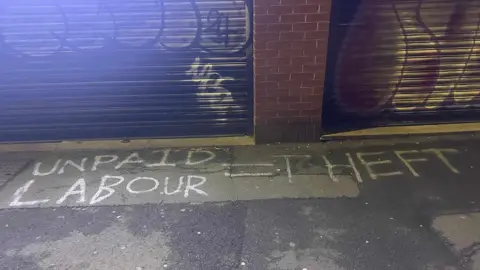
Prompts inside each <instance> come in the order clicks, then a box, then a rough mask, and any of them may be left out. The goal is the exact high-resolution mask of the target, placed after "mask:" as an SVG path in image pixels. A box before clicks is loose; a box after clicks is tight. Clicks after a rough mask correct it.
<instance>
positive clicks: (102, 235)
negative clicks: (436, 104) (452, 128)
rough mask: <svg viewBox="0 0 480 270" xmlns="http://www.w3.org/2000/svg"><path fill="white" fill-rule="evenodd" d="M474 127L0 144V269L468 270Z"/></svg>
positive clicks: (479, 220)
mask: <svg viewBox="0 0 480 270" xmlns="http://www.w3.org/2000/svg"><path fill="white" fill-rule="evenodd" d="M479 142H480V137H478V136H475V135H451V136H441V137H417V138H396V139H384V140H364V141H358V140H357V141H345V142H326V143H318V144H299V145H295V144H280V145H263V146H238V147H210V148H205V147H203V148H171V149H170V148H160V149H149V148H144V149H138V150H128V151H126V150H115V149H111V150H98V151H92V150H89V151H80V150H79V151H49V152H11V153H2V154H0V228H1V234H0V254H1V255H0V269H22V270H28V269H132V270H147V269H179V270H180V269H182V270H183V269H186V270H190V269H205V270H216V269H219V270H224V269H225V270H226V269H258V270H264V269H265V270H266V269H279V270H283V269H292V270H303V269H307V270H322V269H327V270H328V269H358V270H360V269H366V270H367V269H368V270H374V269H379V270H383V269H406V270H410V269H412V270H414V269H480V251H479V250H480V214H479V209H480V196H479V190H480V189H479V187H480V181H479V179H478V175H479V173H480V162H479V160H480V159H479V157H480V144H479Z"/></svg>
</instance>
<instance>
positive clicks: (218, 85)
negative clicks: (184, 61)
mask: <svg viewBox="0 0 480 270" xmlns="http://www.w3.org/2000/svg"><path fill="white" fill-rule="evenodd" d="M186 74H187V75H189V76H192V81H193V82H195V83H196V84H197V85H198V90H200V91H197V92H196V94H197V97H198V98H201V97H205V96H207V97H208V96H213V97H220V99H221V101H222V102H225V103H232V102H233V99H232V93H231V92H230V91H228V90H227V89H225V88H224V87H223V86H222V83H223V82H224V81H233V80H234V78H232V77H222V76H221V75H220V74H219V73H217V72H213V65H212V64H210V63H207V64H204V65H202V64H201V63H200V57H196V58H195V61H194V62H193V63H192V65H191V66H190V69H189V70H187V72H186ZM210 91H213V92H210ZM211 101H212V102H218V100H213V99H211Z"/></svg>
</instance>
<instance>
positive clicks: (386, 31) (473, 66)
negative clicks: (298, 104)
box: [324, 0, 480, 127]
mask: <svg viewBox="0 0 480 270" xmlns="http://www.w3.org/2000/svg"><path fill="white" fill-rule="evenodd" d="M329 42H330V44H329V48H330V50H329V56H328V72H327V77H328V82H327V84H326V93H325V94H326V98H325V113H324V120H325V121H326V123H327V124H330V125H336V126H339V125H340V126H341V125H342V124H344V125H346V126H350V127H351V126H352V125H391V124H412V123H440V122H451V121H470V120H478V119H480V54H479V53H480V1H477V0H355V1H347V0H340V1H333V7H332V23H331V29H330V41H329Z"/></svg>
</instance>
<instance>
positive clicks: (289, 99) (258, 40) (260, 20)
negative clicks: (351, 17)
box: [253, 0, 330, 143]
mask: <svg viewBox="0 0 480 270" xmlns="http://www.w3.org/2000/svg"><path fill="white" fill-rule="evenodd" d="M253 12H254V33H253V35H254V42H253V44H254V45H253V46H254V52H253V54H254V73H255V83H254V92H255V138H256V141H257V142H258V143H266V142H295V141H297V142H300V141H315V140H318V139H319V137H320V132H321V114H322V96H323V85H324V78H325V66H326V52H327V43H328V41H327V39H328V29H329V20H330V0H254V8H253Z"/></svg>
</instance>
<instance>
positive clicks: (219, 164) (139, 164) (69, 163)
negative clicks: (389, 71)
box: [9, 148, 460, 207]
mask: <svg viewBox="0 0 480 270" xmlns="http://www.w3.org/2000/svg"><path fill="white" fill-rule="evenodd" d="M219 153H222V154H223V155H224V156H223V157H219ZM459 153H460V151H458V150H456V149H452V148H428V149H411V150H389V151H375V152H356V153H348V152H347V153H345V152H343V153H340V154H338V153H337V154H336V155H321V158H320V159H316V158H315V157H313V156H312V155H304V154H298V155H292V154H286V155H271V156H270V157H271V158H272V161H273V162H270V163H269V162H258V163H240V162H227V163H225V162H224V161H225V154H226V150H225V149H220V150H208V149H189V150H173V149H162V150H152V151H144V152H133V153H129V154H128V155H127V156H124V157H121V156H120V155H114V154H104V155H95V156H88V157H80V158H78V157H77V158H75V159H74V160H73V159H72V160H70V159H57V160H55V161H51V162H42V161H38V162H36V163H35V164H34V165H33V166H32V169H31V176H32V179H30V180H28V181H26V182H25V183H24V184H23V185H22V186H21V187H19V188H17V189H16V191H15V192H14V194H13V197H12V199H11V201H10V203H9V206H10V207H28V206H37V205H42V204H47V203H49V202H50V203H52V202H54V203H55V204H56V205H62V204H65V202H66V201H70V202H71V203H72V202H73V203H74V204H81V205H98V204H101V203H102V202H104V201H105V200H107V199H109V198H112V197H113V196H114V195H115V194H116V193H118V192H119V191H120V189H121V190H122V191H121V192H123V193H124V194H127V195H128V196H142V195H145V194H157V195H158V196H159V198H161V197H162V196H180V197H182V198H190V197H191V196H197V197H198V196H200V197H208V196H209V194H210V193H211V191H210V190H208V185H207V182H208V178H207V176H208V175H201V174H202V173H201V172H199V171H198V169H199V168H210V167H215V168H216V169H215V170H214V171H215V172H217V173H218V172H220V174H217V175H216V177H217V178H219V177H220V176H223V177H225V179H221V181H232V180H233V181H235V180H236V179H245V178H255V177H260V178H262V177H267V178H270V179H272V180H275V179H278V180H279V181H280V180H282V179H283V181H286V183H287V184H296V183H298V182H296V181H295V179H296V175H299V174H297V173H299V170H298V167H299V165H301V166H300V167H302V168H303V172H302V174H309V175H314V176H315V175H316V176H318V177H325V176H328V177H329V179H330V180H331V181H332V182H333V183H338V182H340V181H342V179H343V178H344V177H347V175H348V174H349V175H350V176H349V179H350V180H354V181H355V182H357V183H363V182H365V180H367V179H368V180H379V179H382V178H387V177H401V178H403V177H414V178H417V177H421V176H422V175H421V171H422V164H435V166H436V167H438V168H439V169H442V168H441V167H443V170H445V172H449V173H451V174H452V175H457V174H460V170H459V168H458V167H457V166H458V165H457V164H455V163H454V162H452V157H455V155H458V154H459ZM173 154H175V155H173ZM145 157H147V158H145ZM179 157H180V158H179ZM315 160H321V161H322V162H321V164H315V163H316V162H315ZM135 168H137V169H139V170H138V171H137V172H136V173H134V174H129V173H128V172H130V170H131V169H135ZM171 170H176V172H177V173H178V174H179V176H177V177H171V176H166V175H162V174H165V173H168V172H170V171H171ZM345 170H346V171H349V173H345ZM192 171H195V172H192ZM125 172H127V173H125ZM98 173H100V174H101V176H100V177H99V176H98ZM146 173H150V174H148V175H147V174H146ZM66 174H68V175H69V176H70V177H71V176H72V175H73V176H74V177H73V178H75V175H76V174H80V176H79V177H77V178H76V180H75V181H74V182H73V184H71V185H70V186H69V187H68V188H65V192H63V193H62V194H61V196H58V197H57V198H49V197H44V198H36V199H25V198H26V197H28V196H27V195H28V194H29V193H31V192H32V190H35V184H36V183H37V179H44V180H45V179H48V178H51V177H60V176H64V175H66ZM92 177H97V178H98V181H99V183H98V184H96V182H95V181H92V180H91V179H89V178H92ZM297 177H298V176H297ZM71 178H72V177H71ZM220 178H221V177H220ZM92 182H93V183H95V187H93V189H92V186H91V185H92V184H89V183H92ZM87 190H90V194H91V196H90V197H89V198H88V196H87ZM125 191H126V192H125Z"/></svg>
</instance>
